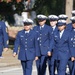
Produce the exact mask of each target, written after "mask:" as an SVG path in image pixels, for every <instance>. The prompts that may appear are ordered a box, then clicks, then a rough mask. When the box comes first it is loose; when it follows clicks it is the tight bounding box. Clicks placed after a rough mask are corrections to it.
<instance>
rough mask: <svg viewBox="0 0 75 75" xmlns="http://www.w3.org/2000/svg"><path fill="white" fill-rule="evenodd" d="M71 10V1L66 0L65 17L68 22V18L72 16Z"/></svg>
mask: <svg viewBox="0 0 75 75" xmlns="http://www.w3.org/2000/svg"><path fill="white" fill-rule="evenodd" d="M72 10H73V0H66V15H67V16H68V21H67V22H70V18H71V16H72V14H71V11H72Z"/></svg>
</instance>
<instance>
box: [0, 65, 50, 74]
mask: <svg viewBox="0 0 75 75" xmlns="http://www.w3.org/2000/svg"><path fill="white" fill-rule="evenodd" d="M0 75H23V73H22V68H21V66H13V67H3V68H0ZM32 75H37V71H36V66H35V64H34V66H33V71H32ZM46 75H49V74H48V70H47V74H46Z"/></svg>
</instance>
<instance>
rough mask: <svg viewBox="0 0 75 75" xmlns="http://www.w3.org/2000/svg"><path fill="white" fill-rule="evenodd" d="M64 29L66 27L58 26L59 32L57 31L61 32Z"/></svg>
mask: <svg viewBox="0 0 75 75" xmlns="http://www.w3.org/2000/svg"><path fill="white" fill-rule="evenodd" d="M65 27H66V26H65V25H62V26H58V30H59V31H62V30H64V29H65Z"/></svg>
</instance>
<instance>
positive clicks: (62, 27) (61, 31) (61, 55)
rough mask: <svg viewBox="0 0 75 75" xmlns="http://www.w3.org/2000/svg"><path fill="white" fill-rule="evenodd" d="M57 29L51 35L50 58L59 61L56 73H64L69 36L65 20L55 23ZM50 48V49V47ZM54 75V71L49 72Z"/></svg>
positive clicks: (67, 56)
mask: <svg viewBox="0 0 75 75" xmlns="http://www.w3.org/2000/svg"><path fill="white" fill-rule="evenodd" d="M57 26H58V31H57V32H56V33H54V36H53V41H52V42H54V44H53V47H52V48H53V52H52V60H54V61H59V66H58V69H57V72H58V75H65V72H66V65H67V63H68V59H69V57H70V54H69V53H70V52H69V51H70V50H69V44H70V43H69V36H70V32H69V31H68V30H66V21H65V20H58V23H57ZM50 50H52V49H50ZM52 66H54V65H53V62H51V67H52ZM51 74H52V75H54V73H51Z"/></svg>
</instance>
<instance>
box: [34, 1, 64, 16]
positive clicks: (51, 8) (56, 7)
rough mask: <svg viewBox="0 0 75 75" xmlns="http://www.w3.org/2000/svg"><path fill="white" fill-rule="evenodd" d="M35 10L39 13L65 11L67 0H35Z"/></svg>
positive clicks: (47, 13) (46, 13)
mask: <svg viewBox="0 0 75 75" xmlns="http://www.w3.org/2000/svg"><path fill="white" fill-rule="evenodd" d="M34 10H35V11H36V13H37V14H45V15H50V14H56V15H59V14H61V13H65V0H35V5H34Z"/></svg>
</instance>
